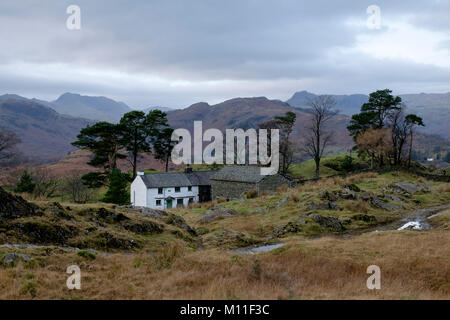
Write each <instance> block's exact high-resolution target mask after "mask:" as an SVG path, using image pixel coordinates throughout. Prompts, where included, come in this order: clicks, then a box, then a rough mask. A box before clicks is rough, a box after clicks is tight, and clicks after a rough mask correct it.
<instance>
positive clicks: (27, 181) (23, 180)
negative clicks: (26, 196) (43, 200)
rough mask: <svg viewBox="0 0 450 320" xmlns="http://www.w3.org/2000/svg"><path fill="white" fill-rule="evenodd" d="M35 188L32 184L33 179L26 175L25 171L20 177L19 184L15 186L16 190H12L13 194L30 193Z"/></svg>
mask: <svg viewBox="0 0 450 320" xmlns="http://www.w3.org/2000/svg"><path fill="white" fill-rule="evenodd" d="M35 187H36V184H35V183H33V179H32V178H31V175H30V174H29V173H28V171H27V170H25V171H24V172H23V174H22V176H21V177H20V180H19V183H18V184H17V186H16V188H15V189H14V192H18V193H22V192H26V193H32V192H33V191H34V188H35Z"/></svg>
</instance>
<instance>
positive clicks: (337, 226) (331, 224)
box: [308, 213, 345, 231]
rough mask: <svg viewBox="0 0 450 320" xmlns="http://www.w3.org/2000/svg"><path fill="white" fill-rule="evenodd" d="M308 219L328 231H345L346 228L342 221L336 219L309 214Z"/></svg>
mask: <svg viewBox="0 0 450 320" xmlns="http://www.w3.org/2000/svg"><path fill="white" fill-rule="evenodd" d="M308 217H309V218H311V219H312V220H314V221H315V222H316V223H318V224H319V225H320V226H321V227H324V228H326V229H331V230H335V231H344V230H345V227H344V226H343V225H342V223H341V221H340V220H339V219H338V218H336V217H333V216H330V217H324V216H321V215H319V214H316V213H312V214H309V215H308Z"/></svg>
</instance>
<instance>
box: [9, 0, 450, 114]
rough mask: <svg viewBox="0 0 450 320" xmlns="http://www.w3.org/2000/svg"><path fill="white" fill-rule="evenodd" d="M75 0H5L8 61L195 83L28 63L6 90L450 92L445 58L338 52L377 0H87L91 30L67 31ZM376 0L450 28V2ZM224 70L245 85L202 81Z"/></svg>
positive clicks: (133, 99)
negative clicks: (147, 81)
mask: <svg viewBox="0 0 450 320" xmlns="http://www.w3.org/2000/svg"><path fill="white" fill-rule="evenodd" d="M72 3H73V1H67V0H63V1H49V0H43V1H39V2H36V1H31V0H21V1H14V0H3V1H2V2H1V3H0V38H1V39H2V40H1V42H0V49H1V50H0V66H1V65H11V64H13V63H17V62H25V63H29V64H34V65H45V64H46V63H51V64H57V63H63V64H67V65H69V66H71V67H72V68H74V69H77V68H85V69H92V70H93V72H94V73H95V70H114V71H120V72H124V73H126V74H128V75H131V76H133V75H136V76H146V75H148V76H158V77H163V78H166V79H171V80H185V81H190V82H192V83H193V85H192V86H190V87H186V88H183V87H181V88H169V87H167V88H161V87H158V86H151V85H149V87H147V88H146V87H142V86H141V87H135V86H133V85H132V84H129V83H127V84H125V83H124V84H123V85H120V86H118V85H117V84H111V83H108V79H105V78H104V77H103V76H102V77H101V76H100V75H95V74H93V75H92V77H90V78H89V79H84V81H83V80H82V79H81V80H80V79H73V78H72V77H71V74H70V73H68V74H66V75H64V74H63V75H62V76H63V77H64V79H65V80H64V81H62V82H61V80H59V79H58V80H55V79H51V78H43V79H39V80H37V79H35V78H30V77H27V76H26V72H24V73H23V74H21V71H20V70H18V71H17V74H16V75H14V76H12V75H2V74H0V84H4V85H3V87H2V88H4V90H8V91H10V92H17V93H27V94H29V95H36V96H38V95H41V96H44V95H45V96H49V95H52V94H53V96H55V97H56V95H58V94H59V93H62V92H64V91H72V92H77V91H78V92H81V93H84V94H96V95H108V96H111V97H117V98H118V99H119V100H123V101H125V102H127V103H130V104H144V103H145V104H164V105H166V106H171V107H181V106H186V105H188V104H189V103H193V102H196V101H199V100H208V101H213V100H217V99H222V98H231V97H233V96H238V95H241V96H242V95H252V94H258V95H267V96H273V97H279V98H282V99H284V98H287V95H289V92H291V93H293V91H296V90H302V89H308V90H312V91H316V92H327V91H334V93H353V92H362V93H367V92H368V91H369V90H371V89H372V88H376V87H380V86H383V87H387V86H392V87H395V89H397V88H398V90H401V89H402V88H403V90H408V89H411V90H416V89H417V88H423V87H427V88H429V90H430V91H433V88H437V89H436V90H447V91H448V90H450V88H449V87H448V86H446V84H445V83H446V82H447V83H448V81H449V72H450V71H449V70H447V69H445V68H437V67H433V66H430V65H422V64H414V63H410V62H403V61H399V60H392V61H386V60H377V59H373V58H370V57H368V56H365V55H363V54H347V55H343V54H341V53H339V50H338V48H350V47H352V46H353V45H354V44H355V41H356V35H357V33H358V32H361V30H358V29H355V28H354V27H350V26H349V25H348V24H347V23H346V22H347V21H348V20H349V19H350V18H355V19H362V20H364V19H365V18H366V12H365V10H366V8H367V6H368V5H371V4H373V1H366V0H364V1H358V2H355V1H349V0H345V1H344V0H342V1H341V0H340V1H331V0H330V1H324V0H320V1H314V2H313V1H298V0H280V1H275V0H271V1H267V0H266V1H262V0H258V1H257V0H240V1H237V0H228V1H223V0H220V1H218V0H192V1H191V0H189V1H187V0H179V1H173V0H172V1H171V0H157V1H144V0H136V1H125V0H117V1H100V0H96V1H88V0H79V1H77V4H78V5H79V6H80V7H81V10H82V11H81V12H82V30H80V31H68V30H67V29H66V28H65V20H66V18H67V14H66V12H65V10H66V8H67V6H68V5H70V4H72ZM377 4H378V5H379V6H380V7H381V9H382V16H387V17H390V18H392V17H393V18H395V17H397V16H402V17H403V16H408V17H409V19H410V21H412V23H414V25H415V26H416V27H418V28H426V29H429V30H432V31H437V30H447V32H448V30H449V27H450V24H449V21H450V19H449V12H450V10H449V9H450V8H449V1H434V2H430V1H414V2H411V1H388V0H384V1H377ZM363 32H366V31H365V30H363ZM380 32H388V31H386V30H382V31H380ZM442 46H443V47H444V48H446V46H448V43H442ZM64 72H67V71H64ZM222 80H229V81H231V82H233V81H234V83H231V84H230V83H228V82H226V81H225V82H224V85H222V86H220V85H219V86H216V87H212V88H203V87H202V85H201V81H222ZM239 82H241V85H238V84H237V83H239ZM270 82H272V83H273V86H272V87H271V86H270V85H268V83H270ZM296 86H299V87H296ZM300 86H303V87H300ZM446 88H447V89H446ZM423 91H425V89H424V90H423Z"/></svg>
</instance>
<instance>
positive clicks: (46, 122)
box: [0, 98, 92, 161]
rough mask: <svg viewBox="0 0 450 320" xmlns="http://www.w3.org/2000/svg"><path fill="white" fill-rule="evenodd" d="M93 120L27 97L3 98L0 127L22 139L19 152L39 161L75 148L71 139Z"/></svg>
mask: <svg viewBox="0 0 450 320" xmlns="http://www.w3.org/2000/svg"><path fill="white" fill-rule="evenodd" d="M90 123H92V121H90V120H86V119H82V118H74V117H71V116H67V115H62V114H59V113H57V112H56V111H55V110H53V109H51V108H49V107H46V106H44V105H42V104H39V103H37V102H34V101H32V100H28V99H25V98H22V99H20V98H5V99H0V128H4V129H8V130H11V131H13V132H15V133H16V134H17V135H18V136H19V137H20V139H21V140H22V142H21V143H20V144H19V145H18V149H19V151H21V152H22V154H23V155H24V156H25V157H27V158H29V159H33V160H36V161H51V160H54V159H61V158H62V157H64V156H65V155H67V154H68V152H70V151H73V150H75V148H74V147H73V146H72V145H71V142H73V141H74V140H75V138H76V136H77V134H78V133H79V132H80V130H81V129H82V128H84V127H86V126H87V125H88V124H90Z"/></svg>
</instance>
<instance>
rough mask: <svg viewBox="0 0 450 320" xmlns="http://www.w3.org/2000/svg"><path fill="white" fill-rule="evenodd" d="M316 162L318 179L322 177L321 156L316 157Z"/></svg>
mask: <svg viewBox="0 0 450 320" xmlns="http://www.w3.org/2000/svg"><path fill="white" fill-rule="evenodd" d="M314 161H315V163H316V179H319V177H320V158H316V159H314Z"/></svg>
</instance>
